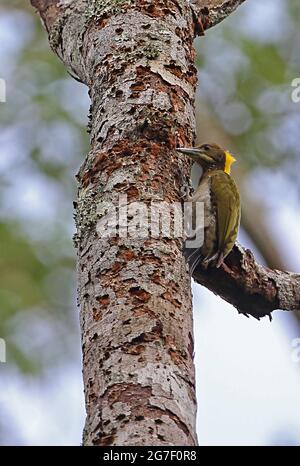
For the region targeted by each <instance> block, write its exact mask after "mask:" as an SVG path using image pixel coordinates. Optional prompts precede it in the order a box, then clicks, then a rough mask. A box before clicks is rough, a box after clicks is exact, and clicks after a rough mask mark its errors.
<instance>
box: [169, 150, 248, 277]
mask: <svg viewBox="0 0 300 466" xmlns="http://www.w3.org/2000/svg"><path fill="white" fill-rule="evenodd" d="M177 151H178V152H181V153H183V154H186V155H188V156H189V157H191V158H192V160H193V161H195V162H197V163H198V164H200V165H201V167H202V170H203V173H202V177H201V180H200V182H199V185H198V186H197V188H196V190H195V192H194V193H193V195H192V196H191V197H189V198H188V201H189V202H192V203H193V204H192V205H193V210H192V212H193V213H192V217H193V219H192V221H193V223H195V209H194V203H196V202H203V203H204V222H202V226H203V227H204V238H203V242H202V245H199V246H198V247H187V244H188V242H187V241H185V250H184V255H185V257H186V259H187V262H188V264H189V267H190V273H191V275H193V272H194V270H195V268H196V267H197V265H198V264H199V263H201V264H202V265H203V266H204V267H208V265H211V266H216V267H220V266H221V265H222V263H223V261H224V259H225V258H226V256H228V254H229V253H230V251H231V250H232V248H233V246H234V243H235V240H236V237H237V234H238V229H239V225H240V217H241V203H240V195H239V192H238V189H237V186H236V184H235V182H234V179H233V178H232V177H231V176H230V169H231V165H232V163H233V162H235V158H234V157H233V156H232V155H231V154H230V152H228V151H225V150H223V149H222V148H221V147H219V146H218V145H217V144H202V145H200V146H196V147H194V148H185V147H178V148H177ZM194 228H195V230H197V225H194ZM191 239H193V238H192V237H187V238H186V240H191Z"/></svg>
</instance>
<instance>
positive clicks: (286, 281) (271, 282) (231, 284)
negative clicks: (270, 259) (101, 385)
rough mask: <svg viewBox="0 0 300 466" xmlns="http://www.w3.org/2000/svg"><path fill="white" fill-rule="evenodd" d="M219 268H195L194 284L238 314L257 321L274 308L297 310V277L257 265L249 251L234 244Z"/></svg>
mask: <svg viewBox="0 0 300 466" xmlns="http://www.w3.org/2000/svg"><path fill="white" fill-rule="evenodd" d="M225 262H226V264H225V265H223V266H222V267H221V268H219V269H217V268H215V267H211V268H208V269H207V270H204V269H203V268H202V267H198V268H197V269H196V270H195V272H194V275H193V278H194V280H195V281H196V282H197V283H200V284H201V285H203V286H205V287H206V288H208V289H210V290H211V291H213V292H214V293H215V294H217V295H219V296H220V297H221V298H223V299H225V301H227V302H229V303H230V304H232V305H233V306H234V307H236V309H237V310H238V312H239V313H241V314H244V315H246V316H247V317H248V316H249V315H251V316H253V317H255V318H256V319H260V318H261V317H264V316H269V318H270V319H271V312H272V311H274V310H275V309H281V310H285V311H297V310H299V309H300V275H298V274H296V273H292V272H283V271H280V270H272V269H269V268H268V267H264V266H262V265H260V264H258V263H257V262H256V260H255V258H254V256H253V254H252V252H251V251H250V250H249V249H244V248H242V247H241V246H240V245H239V244H236V245H235V246H234V248H233V250H232V252H231V253H230V255H229V256H228V258H227V259H226V261H225Z"/></svg>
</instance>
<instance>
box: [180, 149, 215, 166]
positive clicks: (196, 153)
mask: <svg viewBox="0 0 300 466" xmlns="http://www.w3.org/2000/svg"><path fill="white" fill-rule="evenodd" d="M176 150H177V152H181V153H182V154H185V155H188V156H189V157H191V159H193V160H195V162H198V163H200V162H201V161H203V162H206V163H213V162H214V160H213V159H212V158H211V157H209V155H207V154H206V152H205V151H204V150H203V149H196V148H194V147H176Z"/></svg>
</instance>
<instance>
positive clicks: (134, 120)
mask: <svg viewBox="0 0 300 466" xmlns="http://www.w3.org/2000/svg"><path fill="white" fill-rule="evenodd" d="M210 3H212V2H209V1H207V2H203V8H204V10H205V11H204V12H206V9H205V7H206V5H208V4H210ZM227 3H228V2H227ZM32 4H33V5H34V6H35V7H36V8H37V9H38V11H39V13H40V16H41V18H42V19H43V22H44V24H45V26H46V29H47V31H48V35H49V42H50V45H51V47H52V49H53V50H54V51H55V53H56V54H57V55H58V56H59V57H60V58H61V60H62V61H63V63H64V64H65V66H66V68H67V69H68V71H69V72H70V73H71V74H72V75H74V76H75V77H76V78H77V79H79V80H80V81H82V82H83V83H85V84H86V85H88V87H89V93H90V97H91V109H90V122H89V130H90V134H91V147H90V152H89V154H88V155H87V157H86V160H85V161H84V163H83V165H82V167H81V169H80V171H79V173H78V185H79V190H78V199H77V202H76V225H77V234H76V238H75V242H76V246H77V251H78V282H79V286H78V295H79V304H80V316H81V331H82V348H83V377H84V386H85V398H86V409H87V419H86V425H85V429H84V444H85V445H143V444H147V445H195V444H196V443H197V438H196V430H195V417H196V400H195V375H194V365H193V357H194V353H193V328H192V304H191V291H190V277H189V274H188V272H187V267H186V264H185V262H184V260H183V257H182V240H181V239H180V238H172V237H171V238H168V237H165V236H163V235H160V237H158V238H155V237H151V236H150V237H149V236H148V237H145V238H140V239H133V238H130V237H124V235H123V234H121V233H122V225H121V226H120V230H119V235H117V236H114V237H110V238H108V237H105V236H101V235H99V234H98V233H99V231H98V230H97V224H98V222H99V220H100V219H101V218H103V215H104V214H105V212H106V211H105V202H109V203H113V204H114V205H118V202H119V195H120V194H123V195H125V194H126V195H127V201H128V202H133V201H142V202H144V203H145V204H146V205H149V204H150V202H151V201H153V200H158V201H166V202H168V203H174V202H175V203H176V202H180V199H181V198H180V195H181V192H180V187H181V186H182V183H183V181H184V180H185V179H187V177H188V174H189V169H190V166H189V165H188V162H187V161H183V160H182V157H179V155H178V154H177V153H176V151H175V147H176V146H189V145H191V144H192V143H193V141H194V136H195V135H194V131H195V117H194V107H193V106H194V96H195V88H196V80H197V79H196V68H195V67H194V49H193V45H192V42H193V39H194V36H195V34H201V33H203V31H202V29H201V17H200V23H199V21H198V18H197V17H196V16H195V12H197V10H195V9H192V8H191V4H190V3H189V2H188V1H186V0H163V1H162V0H155V1H149V0H89V1H88V0H32ZM213 4H214V8H216V7H217V5H220V7H223V5H224V2H216V1H215V2H213ZM214 11H216V10H214ZM221 16H222V15H221V14H220V15H219V16H218V18H221ZM218 18H217V19H216V18H215V20H214V21H215V22H217V20H218ZM123 233H124V231H123Z"/></svg>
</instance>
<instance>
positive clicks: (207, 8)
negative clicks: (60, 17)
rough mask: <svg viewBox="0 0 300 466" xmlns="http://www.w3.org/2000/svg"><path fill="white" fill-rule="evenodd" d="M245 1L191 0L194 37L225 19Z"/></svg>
mask: <svg viewBox="0 0 300 466" xmlns="http://www.w3.org/2000/svg"><path fill="white" fill-rule="evenodd" d="M244 1H245V0H225V1H224V0H191V7H192V10H193V13H194V17H195V23H196V35H203V34H204V30H206V29H209V28H211V27H213V26H216V25H217V24H218V23H220V22H221V21H223V19H226V18H227V16H229V15H230V14H231V13H233V12H234V10H236V8H237V7H238V6H240V5H241V4H242V3H244Z"/></svg>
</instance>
